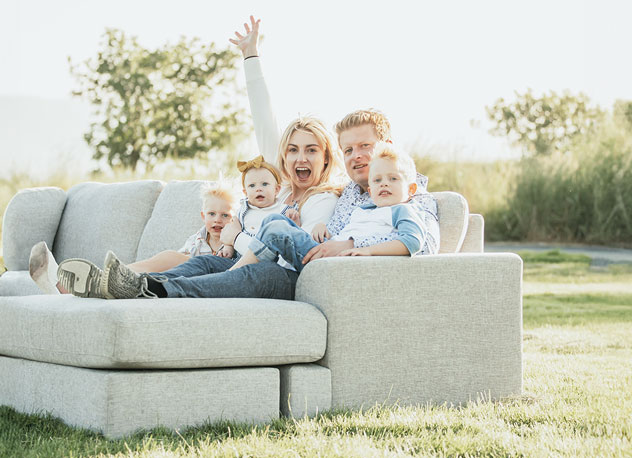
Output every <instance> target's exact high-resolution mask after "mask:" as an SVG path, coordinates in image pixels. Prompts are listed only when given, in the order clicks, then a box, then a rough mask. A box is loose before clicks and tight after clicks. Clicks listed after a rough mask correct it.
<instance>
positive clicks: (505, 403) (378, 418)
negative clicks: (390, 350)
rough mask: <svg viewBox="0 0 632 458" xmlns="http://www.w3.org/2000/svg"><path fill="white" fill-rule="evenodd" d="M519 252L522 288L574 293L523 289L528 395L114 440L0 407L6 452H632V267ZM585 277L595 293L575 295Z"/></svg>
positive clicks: (1, 445) (0, 452)
mask: <svg viewBox="0 0 632 458" xmlns="http://www.w3.org/2000/svg"><path fill="white" fill-rule="evenodd" d="M522 255H523V257H524V258H525V259H526V262H525V276H524V280H525V285H566V286H568V291H570V293H568V292H565V293H564V294H551V293H547V292H544V293H542V294H528V295H525V297H524V393H523V395H522V396H521V397H518V398H513V399H505V400H502V401H500V402H488V401H484V400H482V401H477V402H472V403H470V404H469V405H467V406H465V407H462V408H450V407H448V406H419V407H374V408H370V409H368V410H366V411H363V412H350V411H337V412H327V413H324V414H322V415H320V416H319V417H318V418H314V419H302V420H288V419H281V420H277V421H274V422H272V423H270V424H268V425H264V426H258V427H253V426H249V425H239V424H232V423H221V424H213V425H207V426H205V427H200V428H192V429H189V430H186V431H179V432H177V433H174V432H171V431H166V430H153V431H151V432H147V433H144V434H137V435H135V436H133V437H129V438H126V439H124V440H114V441H110V440H107V439H104V438H103V437H101V436H99V435H97V434H93V433H89V432H86V431H81V430H77V429H73V428H69V427H67V426H65V425H63V424H62V423H61V422H60V421H57V420H55V419H51V418H47V417H42V416H31V415H21V414H18V413H16V412H15V411H13V410H11V409H8V408H0V457H4V456H109V455H118V456H133V457H148V456H160V457H162V456H227V457H228V456H230V457H233V456H270V457H277V456H280V457H296V456H341V457H347V456H361V457H366V456H369V457H371V456H376V457H378V456H379V457H384V456H411V455H414V456H419V455H421V456H536V457H544V456H568V457H575V456H585V457H593V456H621V457H623V456H632V364H631V361H632V293H629V294H628V293H627V292H625V291H626V289H625V288H626V286H629V285H630V284H631V281H632V268H631V267H630V266H611V267H610V268H608V269H600V270H593V269H591V268H590V266H589V263H588V262H587V261H586V259H583V258H573V257H566V256H562V257H560V258H556V259H551V258H553V256H549V258H548V259H545V258H543V257H541V256H540V255H535V254H534V255H532V254H528V255H525V254H524V253H523V254H522ZM578 278H582V279H583V280H582V281H578ZM578 283H587V284H589V285H592V286H591V288H593V289H594V291H593V290H591V289H590V288H588V291H587V292H586V291H582V292H576V291H574V290H573V287H574V285H577V284H578ZM599 285H621V286H622V288H623V289H622V290H621V291H623V292H617V293H604V292H603V291H602V290H601V288H600V287H599Z"/></svg>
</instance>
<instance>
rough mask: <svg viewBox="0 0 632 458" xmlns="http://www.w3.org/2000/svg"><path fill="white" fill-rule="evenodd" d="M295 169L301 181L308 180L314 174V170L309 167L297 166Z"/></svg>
mask: <svg viewBox="0 0 632 458" xmlns="http://www.w3.org/2000/svg"><path fill="white" fill-rule="evenodd" d="M294 171H295V172H296V176H297V177H298V179H299V180H300V181H307V180H308V179H309V177H310V175H311V174H312V171H311V170H310V169H308V168H307V167H296V168H295V169H294Z"/></svg>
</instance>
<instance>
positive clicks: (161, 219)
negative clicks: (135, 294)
mask: <svg viewBox="0 0 632 458" xmlns="http://www.w3.org/2000/svg"><path fill="white" fill-rule="evenodd" d="M204 183H205V182H204V181H201V180H192V181H170V182H169V183H168V184H167V185H166V186H165V188H164V189H163V191H162V192H161V193H160V197H158V200H157V201H156V205H155V206H154V211H153V213H152V214H151V218H150V219H149V221H148V222H147V225H146V226H145V230H144V231H143V234H142V236H141V238H140V242H139V244H138V252H137V254H136V260H137V261H140V260H141V259H147V258H149V257H151V256H153V255H155V254H156V253H159V252H160V251H163V250H178V249H180V248H181V247H182V246H183V245H184V242H185V241H186V240H187V238H188V237H189V236H191V235H192V234H195V233H196V232H197V231H198V230H199V229H200V228H201V227H202V225H203V224H204V222H203V221H202V218H201V217H200V210H201V208H202V198H201V196H200V192H201V188H202V185H203V184H204Z"/></svg>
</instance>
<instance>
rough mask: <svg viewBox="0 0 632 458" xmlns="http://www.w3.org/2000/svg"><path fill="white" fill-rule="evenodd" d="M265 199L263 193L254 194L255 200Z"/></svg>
mask: <svg viewBox="0 0 632 458" xmlns="http://www.w3.org/2000/svg"><path fill="white" fill-rule="evenodd" d="M265 199H266V196H264V195H263V194H259V195H257V196H255V200H258V201H262V200H265Z"/></svg>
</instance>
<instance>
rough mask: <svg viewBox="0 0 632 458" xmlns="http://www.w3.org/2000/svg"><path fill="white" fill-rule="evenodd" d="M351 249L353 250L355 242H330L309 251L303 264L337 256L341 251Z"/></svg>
mask: <svg viewBox="0 0 632 458" xmlns="http://www.w3.org/2000/svg"><path fill="white" fill-rule="evenodd" d="M349 248H353V240H343V241H337V240H329V241H327V242H325V243H321V244H320V245H318V246H315V247H314V248H312V249H311V250H309V251H308V252H307V254H306V255H305V257H304V258H303V264H307V263H308V262H310V261H313V260H314V259H319V258H330V257H332V256H337V255H338V254H339V253H340V252H341V251H343V250H347V249H349Z"/></svg>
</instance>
